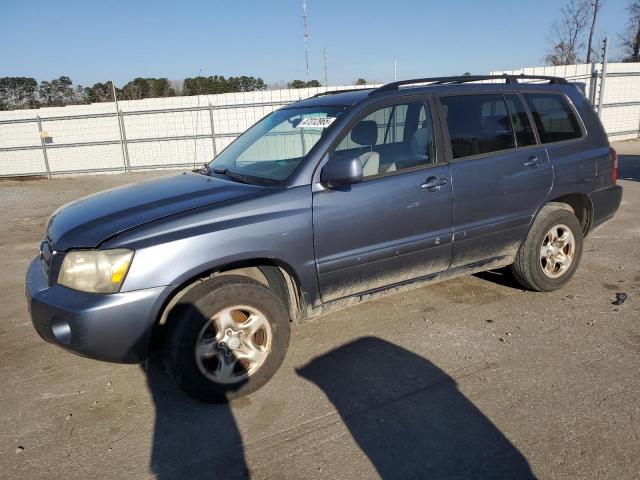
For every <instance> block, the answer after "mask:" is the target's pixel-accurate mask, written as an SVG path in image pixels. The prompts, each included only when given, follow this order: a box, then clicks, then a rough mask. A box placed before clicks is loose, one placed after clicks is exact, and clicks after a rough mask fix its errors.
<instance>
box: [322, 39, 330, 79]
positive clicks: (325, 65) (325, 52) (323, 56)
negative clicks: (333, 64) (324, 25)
mask: <svg viewBox="0 0 640 480" xmlns="http://www.w3.org/2000/svg"><path fill="white" fill-rule="evenodd" d="M322 58H323V59H324V86H325V87H328V86H329V81H328V80H327V47H322Z"/></svg>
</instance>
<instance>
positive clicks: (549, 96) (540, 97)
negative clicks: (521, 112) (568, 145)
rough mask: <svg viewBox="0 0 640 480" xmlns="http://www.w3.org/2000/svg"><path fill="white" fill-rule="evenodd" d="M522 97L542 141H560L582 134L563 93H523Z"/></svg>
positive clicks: (578, 136)
mask: <svg viewBox="0 0 640 480" xmlns="http://www.w3.org/2000/svg"><path fill="white" fill-rule="evenodd" d="M524 98H525V101H526V102H527V105H529V109H530V110H531V115H532V116H533V121H534V123H535V124H536V129H537V130H538V136H539V137H540V141H541V142H542V143H553V142H562V141H565V140H572V139H574V138H580V137H581V136H582V130H581V129H580V122H579V121H578V118H577V117H576V114H575V112H574V111H573V109H572V108H571V106H570V105H569V102H567V99H566V98H565V97H564V96H563V95H559V94H556V93H525V94H524Z"/></svg>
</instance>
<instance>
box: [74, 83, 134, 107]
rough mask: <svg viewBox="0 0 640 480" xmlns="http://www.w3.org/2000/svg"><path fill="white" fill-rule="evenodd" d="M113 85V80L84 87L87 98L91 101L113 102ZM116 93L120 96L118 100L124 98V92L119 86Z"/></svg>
mask: <svg viewBox="0 0 640 480" xmlns="http://www.w3.org/2000/svg"><path fill="white" fill-rule="evenodd" d="M112 88H113V87H112V86H111V81H108V82H106V83H96V84H94V85H93V87H87V88H85V89H84V92H85V99H86V101H87V102H90V103H97V102H113V90H112ZM116 95H117V96H118V100H124V99H125V96H124V92H123V91H122V90H120V89H119V88H116Z"/></svg>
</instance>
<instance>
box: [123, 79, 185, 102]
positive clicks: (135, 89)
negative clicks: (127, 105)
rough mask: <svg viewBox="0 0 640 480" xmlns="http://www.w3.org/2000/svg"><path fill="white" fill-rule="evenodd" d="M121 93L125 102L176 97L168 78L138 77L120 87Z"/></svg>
mask: <svg viewBox="0 0 640 480" xmlns="http://www.w3.org/2000/svg"><path fill="white" fill-rule="evenodd" d="M122 92H123V94H124V97H125V98H126V99H127V100H141V99H143V98H158V97H175V96H176V91H175V89H174V88H173V87H172V86H171V82H169V79H168V78H140V77H138V78H135V79H134V80H132V81H130V82H129V83H127V84H126V85H125V86H124V87H122Z"/></svg>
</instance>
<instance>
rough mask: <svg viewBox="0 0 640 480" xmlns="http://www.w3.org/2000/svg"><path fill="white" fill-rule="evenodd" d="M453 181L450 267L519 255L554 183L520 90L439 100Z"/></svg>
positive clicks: (440, 98)
mask: <svg viewBox="0 0 640 480" xmlns="http://www.w3.org/2000/svg"><path fill="white" fill-rule="evenodd" d="M438 100H439V109H440V114H441V117H442V121H443V126H444V127H445V128H444V131H445V145H446V148H447V155H448V158H449V159H450V161H451V178H452V182H453V204H454V208H453V232H454V244H453V256H452V262H451V268H456V267H461V266H464V265H469V264H473V263H477V262H482V261H485V260H488V259H492V258H495V257H502V256H509V255H513V254H515V253H516V252H517V248H518V247H519V244H520V242H521V241H522V239H523V238H524V236H525V235H526V232H527V230H528V226H529V223H530V221H531V219H532V217H533V215H534V214H535V212H536V211H537V209H538V208H539V206H540V205H541V204H543V203H544V201H545V199H546V198H547V196H548V194H549V192H550V191H551V187H552V183H553V170H552V167H551V164H550V163H549V160H548V157H547V153H546V149H545V148H544V147H543V146H542V145H540V144H539V142H538V139H537V136H536V132H535V129H534V127H533V122H532V121H531V118H530V115H529V113H528V112H527V110H526V108H525V106H524V102H523V100H522V98H521V97H520V95H518V94H514V93H505V94H499V93H495V94H494V93H491V94H484V93H483V94H458V95H449V96H446V95H443V96H440V97H439V99H438Z"/></svg>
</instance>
